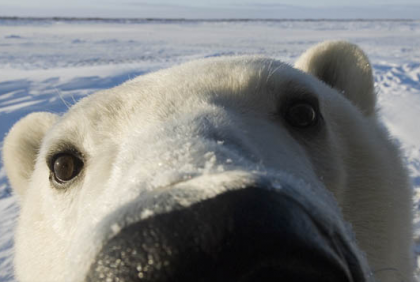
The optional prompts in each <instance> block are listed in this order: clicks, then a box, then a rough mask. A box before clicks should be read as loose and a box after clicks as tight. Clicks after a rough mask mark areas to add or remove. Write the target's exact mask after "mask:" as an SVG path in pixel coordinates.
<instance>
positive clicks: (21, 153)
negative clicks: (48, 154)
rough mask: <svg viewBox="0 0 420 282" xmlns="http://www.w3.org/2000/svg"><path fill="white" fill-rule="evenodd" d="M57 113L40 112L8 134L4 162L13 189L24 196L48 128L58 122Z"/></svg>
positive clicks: (18, 123)
mask: <svg viewBox="0 0 420 282" xmlns="http://www.w3.org/2000/svg"><path fill="white" fill-rule="evenodd" d="M57 117H58V116H56V115H54V114H50V113H45V112H40V113H32V114H29V115H27V116H26V117H24V118H22V119H21V120H20V121H18V122H17V123H16V124H15V125H14V126H13V127H12V129H11V130H10V132H9V133H8V134H7V136H6V138H5V139H4V145H3V163H4V167H5V169H6V174H7V176H8V178H9V182H10V184H11V185H12V188H13V190H14V191H15V192H16V193H17V194H18V195H19V196H21V197H22V196H23V195H24V193H25V190H26V188H27V186H28V181H29V178H30V177H31V175H32V172H33V170H34V166H35V161H36V158H37V155H38V152H39V149H40V147H41V142H42V139H43V138H44V135H45V133H46V132H47V130H48V129H49V128H50V127H51V126H52V125H53V124H54V123H55V122H56V120H57Z"/></svg>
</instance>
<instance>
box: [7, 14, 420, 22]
mask: <svg viewBox="0 0 420 282" xmlns="http://www.w3.org/2000/svg"><path fill="white" fill-rule="evenodd" d="M0 20H11V21H19V20H33V21H103V22H123V21H125V22H164V21H165V22H222V21H229V22H258V21H266V22H283V21H296V22H304V21H308V22H311V21H340V22H350V21H393V22H413V21H420V20H419V19H411V18H400V19H398V18H397V19H393V18H344V19H340V18H183V17H173V18H170V17H150V18H147V17H145V18H141V17H140V18H135V17H70V16H65V17H61V16H51V17H37V16H30V17H21V16H1V15H0Z"/></svg>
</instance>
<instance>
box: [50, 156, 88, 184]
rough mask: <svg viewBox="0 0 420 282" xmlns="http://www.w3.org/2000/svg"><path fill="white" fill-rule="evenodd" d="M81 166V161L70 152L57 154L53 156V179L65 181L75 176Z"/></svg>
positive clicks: (59, 181)
mask: <svg viewBox="0 0 420 282" xmlns="http://www.w3.org/2000/svg"><path fill="white" fill-rule="evenodd" d="M82 167H83V162H82V161H81V160H80V159H79V158H78V157H75V156H73V155H72V154H66V153H64V154H59V155H58V156H56V157H55V158H54V162H53V164H52V173H53V175H54V180H55V181H57V182H58V183H65V182H67V181H70V180H72V179H73V178H74V177H76V176H77V175H78V174H79V172H80V170H81V169H82Z"/></svg>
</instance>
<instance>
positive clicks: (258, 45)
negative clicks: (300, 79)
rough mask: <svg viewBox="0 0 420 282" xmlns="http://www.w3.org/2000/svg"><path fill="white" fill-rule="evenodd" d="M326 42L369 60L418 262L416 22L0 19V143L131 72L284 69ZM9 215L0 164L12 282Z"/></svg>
mask: <svg viewBox="0 0 420 282" xmlns="http://www.w3.org/2000/svg"><path fill="white" fill-rule="evenodd" d="M327 39H345V40H349V41H351V42H353V43H356V44H358V45H360V46H361V47H362V48H363V49H364V50H365V51H366V53H367V54H368V56H369V58H370V59H371V62H372V65H373V67H374V71H375V81H376V88H377V91H378V93H379V99H378V101H379V105H380V107H381V110H380V114H381V118H382V120H383V121H384V122H385V124H386V125H387V127H388V128H389V130H390V132H391V134H392V135H393V137H394V138H395V139H396V140H397V142H398V143H399V144H401V146H402V148H403V149H404V157H405V159H406V162H407V165H408V168H409V171H410V175H411V177H412V183H413V187H414V201H415V203H414V206H413V209H414V211H415V219H414V224H415V234H414V237H415V241H416V246H415V249H414V252H415V253H416V256H417V258H418V261H419V263H420V142H419V141H418V140H420V130H419V126H418V116H420V49H419V48H418V46H420V21H199V20H195V21H161V22H160V21H137V22H130V21H127V22H126V21H113V22H104V21H100V20H97V21H52V20H42V21H32V20H18V21H12V20H1V19H0V73H1V76H0V136H1V138H0V140H1V139H2V138H3V136H4V135H5V134H6V133H7V132H8V130H9V129H10V127H11V126H12V125H13V124H14V123H15V122H16V121H17V120H19V119H20V118H21V117H23V116H25V115H26V114H28V113H30V112H34V111H51V112H55V113H63V112H65V111H66V110H67V109H68V107H69V106H71V105H72V104H74V103H75V102H76V101H77V100H79V99H80V98H82V97H83V96H86V95H89V94H91V93H93V92H95V91H98V90H100V89H106V88H110V87H113V86H116V85H119V84H121V83H122V82H124V81H126V80H128V79H130V78H133V77H135V76H137V75H141V74H145V73H148V72H151V71H154V70H158V69H162V68H166V67H169V66H172V65H176V64H180V63H182V62H186V61H190V60H192V59H196V58H203V57H213V56H221V55H237V54H265V55H267V56H270V57H274V58H277V59H280V60H283V61H285V62H288V63H291V64H292V63H293V62H294V60H295V59H296V58H297V57H298V56H299V55H300V54H301V53H302V52H303V51H305V50H306V49H307V48H308V47H310V46H311V45H313V44H315V43H317V42H320V41H323V40H327ZM0 145H2V142H1V143H0ZM17 214H18V205H17V200H16V198H15V196H13V195H12V193H11V190H10V186H9V184H8V183H7V180H6V175H5V171H4V168H3V166H2V164H0V216H1V221H0V281H2V282H5V281H14V280H13V275H12V259H13V258H12V257H13V251H12V245H13V239H12V238H13V229H14V226H15V222H16V217H17ZM145 216H146V215H145ZM419 273H420V271H419Z"/></svg>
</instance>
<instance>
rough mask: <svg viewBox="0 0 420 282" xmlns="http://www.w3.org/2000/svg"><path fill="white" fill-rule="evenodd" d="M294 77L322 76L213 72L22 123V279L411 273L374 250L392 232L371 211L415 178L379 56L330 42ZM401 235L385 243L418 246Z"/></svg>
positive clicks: (15, 152)
mask: <svg viewBox="0 0 420 282" xmlns="http://www.w3.org/2000/svg"><path fill="white" fill-rule="evenodd" d="M326 54H327V55H326ZM331 54H333V55H331ZM322 57H323V59H322ZM338 58H340V63H339V64H338V63H337V60H338ZM297 67H298V68H300V69H301V70H303V71H306V72H309V73H311V74H313V75H311V74H307V73H305V72H302V71H301V70H297V69H294V68H292V67H290V66H288V65H286V64H283V63H281V62H278V61H275V60H271V59H265V58H256V57H238V58H235V57H234V58H216V59H208V60H201V61H196V62H192V63H188V64H185V65H182V66H179V67H174V68H172V69H169V70H163V71H159V72H157V73H153V74H148V75H145V76H141V77H138V78H136V79H134V80H132V81H129V82H127V83H125V84H123V85H121V86H118V87H116V88H114V89H110V90H107V91H103V92H100V93H96V94H94V95H91V96H90V97H87V98H85V99H83V100H82V101H80V102H79V103H77V104H76V105H75V106H73V107H72V108H71V109H70V110H69V112H68V113H66V114H65V115H64V116H62V117H57V116H55V115H52V114H47V113H37V114H32V115H30V116H28V117H27V118H25V119H23V120H22V121H20V122H19V123H18V124H17V125H16V126H15V127H14V128H13V129H12V130H11V132H10V134H9V135H8V137H7V139H6V141H5V148H4V155H5V166H6V170H7V172H8V176H9V179H10V181H11V184H12V186H13V187H14V189H15V190H16V192H17V194H19V196H20V198H21V203H22V211H21V216H20V219H19V226H18V230H17V236H16V259H15V262H16V273H17V277H18V278H19V279H20V280H22V281H70V282H73V281H74V282H75V281H105V280H106V279H109V280H106V281H138V279H140V280H139V281H249V282H250V281H279V279H280V280H281V279H285V278H287V279H291V280H292V281H368V280H369V279H371V278H372V277H371V275H370V273H369V263H370V264H373V265H374V266H375V267H376V266H382V264H383V261H385V263H388V262H392V263H393V264H394V265H395V266H396V267H400V265H398V263H399V261H400V258H397V259H394V258H388V257H389V255H388V257H387V255H385V253H386V251H387V250H386V248H387V247H386V246H380V245H374V246H372V244H371V243H370V242H371V238H372V236H373V237H375V230H379V232H382V231H383V228H384V227H385V228H388V227H389V226H390V224H395V222H394V221H395V220H392V223H389V222H388V219H387V214H388V211H387V210H384V209H382V208H381V207H379V208H374V209H373V208H372V206H373V204H372V201H375V200H381V199H383V198H385V197H387V201H388V203H391V202H393V201H395V203H398V202H401V201H403V200H404V199H405V198H404V197H405V196H399V195H397V196H394V197H395V199H388V198H390V197H389V195H388V194H387V193H388V192H378V188H377V187H372V185H378V187H380V186H381V185H385V184H384V183H385V182H386V183H388V182H393V183H401V186H402V187H403V188H404V187H405V186H404V185H406V178H405V177H406V176H405V173H404V170H403V168H402V166H401V164H400V161H399V160H398V153H397V152H396V150H395V148H394V147H393V146H392V144H390V142H389V141H388V140H387V138H386V135H385V134H384V133H383V130H382V129H381V127H380V126H378V125H377V121H376V117H375V109H374V107H375V95H374V93H373V86H372V76H371V69H370V66H369V63H368V61H367V59H366V58H365V56H364V55H363V53H362V52H361V51H360V50H359V49H358V48H357V47H355V46H353V45H350V44H347V43H342V42H338V43H328V44H324V45H321V46H318V47H316V48H315V49H313V50H311V51H309V52H308V53H307V54H305V55H304V56H302V58H301V59H300V60H299V61H298V62H297ZM333 88H336V89H333ZM340 92H342V93H340ZM343 93H344V94H343ZM384 154H386V155H387V156H386V158H387V159H389V158H390V159H392V161H393V165H392V167H391V166H390V165H386V164H384V163H385V161H384V156H383V155H384ZM373 167H375V169H372V168H373ZM376 168H380V169H379V170H376ZM391 169H392V173H391ZM378 171H379V172H378ZM382 174H390V175H391V174H393V176H389V178H388V179H387V180H386V181H383V180H382V178H381V177H380V175H382ZM396 185H397V184H396ZM398 185H400V184H398ZM404 193H405V192H403V193H402V194H404ZM385 194H386V195H385ZM365 195H368V196H365ZM384 195H385V196H384ZM404 195H405V194H404ZM381 197H382V198H381ZM401 199H403V200H401ZM391 205H393V204H392V203H391ZM401 210H402V211H398V212H397V213H399V215H398V216H399V217H400V218H402V217H406V218H409V213H408V212H407V213H406V212H405V209H404V208H402V209H401ZM341 211H342V212H341ZM343 216H344V219H343ZM345 221H350V223H351V224H352V226H353V230H354V232H355V236H356V238H357V242H358V243H357V244H356V240H355V238H354V235H353V231H352V230H351V228H350V227H349V225H348V224H346V223H345ZM404 236H405V235H401V236H399V235H397V236H396V235H392V236H391V235H390V236H388V235H387V234H384V235H383V238H384V240H388V241H389V244H390V245H392V246H393V247H395V246H403V247H402V248H401V249H406V246H405V245H404V244H405V243H400V242H397V243H395V242H394V241H401V240H400V239H401V238H402V237H404ZM391 237H392V239H391ZM381 238H382V237H381ZM378 240H379V239H378ZM381 240H382V239H381ZM379 244H380V242H379ZM399 244H400V245H399ZM401 244H402V245H401ZM364 253H367V256H368V260H369V263H368V262H367V261H366V260H365V257H364ZM402 253H403V255H401V257H403V256H404V254H405V253H404V251H402ZM401 265H403V264H401ZM401 267H402V266H401ZM402 271H404V270H402ZM408 272H409V271H406V272H405V273H408Z"/></svg>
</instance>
